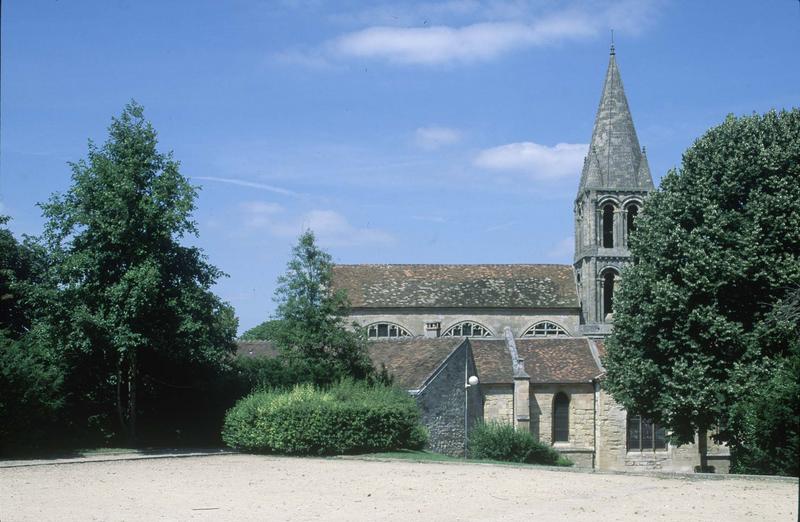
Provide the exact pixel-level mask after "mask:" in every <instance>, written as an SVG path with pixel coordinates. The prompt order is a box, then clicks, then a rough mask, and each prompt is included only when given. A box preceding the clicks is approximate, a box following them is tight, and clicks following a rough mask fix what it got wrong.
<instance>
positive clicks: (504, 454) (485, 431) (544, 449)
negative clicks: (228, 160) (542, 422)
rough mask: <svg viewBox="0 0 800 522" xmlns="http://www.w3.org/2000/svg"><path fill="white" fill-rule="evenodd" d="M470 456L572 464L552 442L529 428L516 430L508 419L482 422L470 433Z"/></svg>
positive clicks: (529, 462)
mask: <svg viewBox="0 0 800 522" xmlns="http://www.w3.org/2000/svg"><path fill="white" fill-rule="evenodd" d="M469 447H470V456H471V457H472V458H474V459H490V460H502V461H507V462H523V463H526V464H547V465H550V466H571V465H572V461H570V460H569V459H567V458H565V457H562V456H561V455H560V454H559V453H558V452H557V451H555V450H554V449H553V448H551V447H550V446H547V445H545V444H542V443H540V442H538V441H537V440H536V439H534V438H533V435H531V433H530V432H528V431H517V430H515V429H514V426H512V425H511V424H506V423H496V422H492V423H488V424H480V425H478V426H477V427H476V428H475V429H473V430H472V431H471V432H470V435H469Z"/></svg>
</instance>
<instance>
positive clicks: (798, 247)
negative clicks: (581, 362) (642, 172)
mask: <svg viewBox="0 0 800 522" xmlns="http://www.w3.org/2000/svg"><path fill="white" fill-rule="evenodd" d="M630 248H631V251H632V253H633V255H634V256H635V257H636V259H637V263H636V264H635V265H634V266H632V267H630V268H629V269H627V270H626V271H625V273H624V275H623V280H624V284H623V285H622V288H621V290H620V292H619V293H618V294H617V295H616V296H615V299H616V302H615V305H614V311H615V314H614V332H613V334H612V335H611V337H610V338H609V339H608V342H607V348H608V355H607V357H606V358H605V361H604V363H605V367H606V369H607V376H606V380H605V383H604V384H605V386H606V388H607V389H608V390H609V391H610V392H611V394H612V395H613V396H614V398H615V399H616V400H617V401H619V402H620V403H621V404H622V405H623V406H624V407H625V408H626V409H628V411H631V412H635V413H641V414H643V415H645V416H647V417H649V418H652V419H653V420H655V421H656V422H658V423H660V424H662V425H664V426H666V427H668V429H670V430H671V431H672V432H673V433H674V439H675V441H677V442H687V441H691V440H692V438H693V436H694V433H695V431H696V430H707V429H712V428H717V429H718V430H719V436H718V438H719V439H720V440H721V441H725V442H727V443H728V444H729V445H730V446H731V448H732V450H733V452H734V454H735V455H738V456H739V457H741V459H740V461H742V462H745V461H750V460H751V459H755V460H756V461H759V462H762V463H763V461H764V459H763V458H761V457H758V456H757V454H758V453H760V452H765V453H764V455H770V458H779V455H782V454H783V453H784V452H787V451H789V449H790V448H792V447H794V448H796V447H797V446H796V444H797V433H798V418H799V414H798V408H797V404H798V403H797V400H796V399H797V393H796V392H795V391H794V390H796V389H797V388H796V382H797V379H798V373H797V359H796V357H797V351H798V348H797V343H798V339H800V326H798V321H797V320H786V319H779V318H778V316H777V315H776V310H778V309H779V308H780V306H781V303H784V302H786V300H787V299H790V296H791V293H792V292H793V291H796V289H797V288H800V110H797V109H795V110H792V111H788V112H787V111H783V112H780V113H776V112H770V113H767V114H765V115H763V116H758V115H753V116H749V117H742V118H734V117H732V116H729V117H728V118H727V119H726V120H725V122H724V123H723V124H722V125H720V126H718V127H716V128H713V129H711V130H710V131H708V132H707V133H706V134H705V135H704V136H703V137H701V138H700V139H699V140H697V141H696V142H695V144H694V145H693V146H692V147H691V148H690V149H689V150H687V151H686V153H685V154H684V157H683V163H682V166H681V169H680V170H679V171H671V172H669V173H668V174H667V175H666V176H665V177H664V179H663V180H662V182H661V188H660V189H659V190H657V191H655V192H654V193H653V194H651V196H649V197H648V199H647V202H646V204H645V209H644V211H643V212H642V213H641V215H640V216H639V218H638V221H637V227H636V231H635V233H634V234H632V235H631V238H630ZM792 383H794V384H792ZM790 393H791V394H793V395H787V394H790ZM787 398H791V400H789V401H788V402H786V403H783V404H782V405H779V404H777V403H779V402H780V401H781V400H785V399H787ZM777 410H780V411H777ZM756 432H758V433H756ZM791 441H794V442H791ZM770 447H772V449H770ZM757 448H760V449H757ZM748 453H749V454H750V456H746V454H748ZM794 454H795V456H796V451H795V452H794ZM793 461H794V465H795V468H794V469H795V470H796V469H797V468H796V465H797V461H796V459H793ZM765 465H766V464H765ZM771 465H774V466H779V465H780V464H779V463H778V462H773V463H772V464H771ZM762 469H764V470H765V471H766V469H765V468H762ZM795 472H796V471H795Z"/></svg>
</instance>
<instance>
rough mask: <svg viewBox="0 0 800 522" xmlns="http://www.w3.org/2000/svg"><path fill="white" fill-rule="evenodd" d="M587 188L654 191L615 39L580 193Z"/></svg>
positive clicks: (584, 167)
mask: <svg viewBox="0 0 800 522" xmlns="http://www.w3.org/2000/svg"><path fill="white" fill-rule="evenodd" d="M612 38H613V37H612ZM585 189H617V190H619V189H623V190H624V189H628V190H652V189H653V179H652V177H651V176H650V168H649V167H648V165H647V157H646V156H645V155H644V154H642V150H641V147H640V146H639V139H638V138H637V137H636V129H635V128H634V126H633V118H632V117H631V112H630V109H629V108H628V99H627V97H626V96H625V89H624V88H623V86H622V77H621V76H620V73H619V67H618V66H617V60H616V51H615V50H614V42H613V39H612V42H611V50H610V56H609V60H608V70H607V71H606V79H605V82H604V83H603V94H602V96H601V97H600V107H599V108H598V109H597V116H596V117H595V122H594V130H593V131H592V141H591V145H590V147H589V152H588V155H587V157H586V161H585V162H584V166H583V173H582V175H581V183H580V187H579V188H578V191H579V193H580V192H582V191H583V190H585Z"/></svg>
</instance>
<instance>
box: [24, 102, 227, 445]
mask: <svg viewBox="0 0 800 522" xmlns="http://www.w3.org/2000/svg"><path fill="white" fill-rule="evenodd" d="M156 147H157V139H156V131H155V130H154V129H153V127H152V126H151V125H150V123H149V122H147V121H145V119H144V115H143V109H142V107H141V106H140V105H138V104H136V103H135V102H131V103H130V104H128V105H127V106H126V107H125V110H124V111H123V112H122V114H121V115H120V116H119V117H118V118H114V119H113V120H112V123H111V126H110V127H109V138H108V140H107V141H106V142H105V144H104V145H103V146H102V147H97V146H95V145H94V144H93V143H90V144H89V154H88V157H87V158H86V159H85V160H81V161H78V162H76V163H73V164H71V167H72V186H71V187H70V189H69V190H68V191H67V192H66V193H65V194H63V195H60V194H56V195H53V196H52V197H51V198H50V200H49V201H48V202H47V203H45V204H42V205H41V207H42V210H43V214H44V217H45V219H46V224H45V231H44V234H43V239H42V241H43V243H44V245H45V246H46V248H47V250H48V252H49V257H50V267H49V271H48V274H47V275H48V278H49V282H50V284H49V285H43V287H42V289H41V291H40V292H39V295H38V300H39V305H40V307H41V309H42V311H43V314H42V317H41V318H40V320H38V322H37V325H36V327H37V328H36V334H37V336H38V338H39V339H42V340H43V342H46V343H47V344H48V345H50V346H52V347H53V348H54V349H56V350H57V351H58V353H59V356H60V358H61V360H62V362H63V364H64V365H65V368H66V380H65V386H66V389H67V391H68V393H69V396H68V397H67V399H68V403H69V404H71V405H72V406H73V408H74V410H75V411H74V413H73V415H77V416H80V417H85V418H86V419H88V421H89V423H94V424H95V425H97V426H98V427H100V426H105V429H107V430H110V431H111V432H112V433H114V432H118V431H122V432H123V433H124V434H125V435H127V438H128V439H129V440H135V438H136V434H137V416H138V413H139V411H140V410H141V409H142V408H143V407H144V406H147V405H148V404H149V405H151V406H152V405H157V403H158V399H159V394H163V393H166V391H168V390H169V389H170V388H185V387H187V386H190V382H191V378H192V375H193V372H195V371H197V372H199V371H201V370H203V369H206V368H210V367H215V366H219V365H221V364H224V362H225V360H226V357H227V356H228V355H229V354H230V353H231V352H232V351H233V350H234V348H235V346H234V343H233V338H234V336H235V331H236V319H235V317H234V314H233V310H232V309H231V307H230V306H229V305H228V304H226V303H224V302H222V301H221V300H220V299H219V298H218V297H217V296H216V295H214V294H213V293H212V292H211V290H210V288H211V286H212V285H213V284H214V283H215V281H216V280H217V279H218V278H219V277H221V276H223V275H224V274H223V273H222V272H221V271H220V270H219V269H217V268H216V267H214V266H213V265H211V264H209V263H208V261H207V260H206V257H205V255H204V254H203V253H202V252H201V250H200V249H198V248H196V247H193V246H188V245H186V244H184V243H185V241H186V240H187V236H192V235H196V234H197V228H196V226H195V223H194V222H193V221H192V218H191V214H192V211H193V210H194V208H195V199H196V196H197V193H196V189H195V188H194V187H192V186H191V185H190V184H189V182H188V181H187V180H186V178H184V177H183V176H182V175H181V174H180V172H179V164H178V162H177V161H175V160H174V159H173V157H172V154H171V153H169V154H163V153H160V152H158V150H157V148H156ZM165 390H166V391H165ZM197 393H202V390H198V391H197ZM140 398H141V399H144V400H145V401H146V402H145V404H144V405H143V404H140ZM147 401H149V402H147ZM114 412H115V413H116V418H117V420H118V427H114V426H113V424H111V425H109V420H110V419H109V415H113V414H114Z"/></svg>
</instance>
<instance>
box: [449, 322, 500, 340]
mask: <svg viewBox="0 0 800 522" xmlns="http://www.w3.org/2000/svg"><path fill="white" fill-rule="evenodd" d="M491 336H492V332H491V331H489V329H488V328H486V327H485V326H483V325H482V324H478V323H475V322H472V321H462V322H460V323H457V324H454V325H453V326H451V327H450V328H448V329H447V331H445V332H444V333H443V334H442V337H491Z"/></svg>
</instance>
